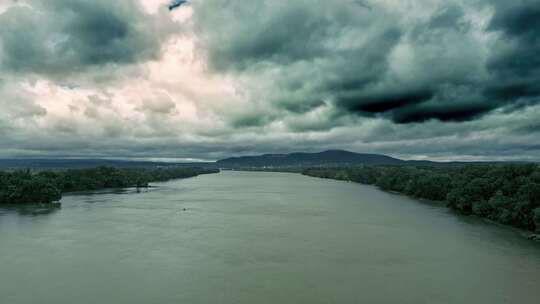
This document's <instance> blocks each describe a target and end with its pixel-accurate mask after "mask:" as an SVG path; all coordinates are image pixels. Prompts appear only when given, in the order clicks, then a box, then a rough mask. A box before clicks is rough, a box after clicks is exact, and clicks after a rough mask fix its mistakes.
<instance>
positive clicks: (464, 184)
mask: <svg viewBox="0 0 540 304" xmlns="http://www.w3.org/2000/svg"><path fill="white" fill-rule="evenodd" d="M303 174H304V175H309V176H314V177H321V178H330V179H337V180H347V181H353V182H358V183H362V184H368V185H376V186H378V187H379V188H380V189H382V190H385V191H395V192H399V193H403V194H406V195H409V196H412V197H415V198H421V199H428V200H435V201H444V202H445V203H446V204H447V206H448V207H450V208H452V209H454V210H457V211H459V212H461V213H464V214H474V215H477V216H480V217H484V218H488V219H490V220H494V221H497V222H499V223H503V224H507V225H512V226H515V227H519V228H523V229H527V230H531V231H534V230H537V231H538V230H540V168H539V166H538V165H535V164H512V165H468V166H461V167H415V166H363V167H355V168H314V169H307V170H305V171H304V172H303Z"/></svg>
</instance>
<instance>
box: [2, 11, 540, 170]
mask: <svg viewBox="0 0 540 304" xmlns="http://www.w3.org/2000/svg"><path fill="white" fill-rule="evenodd" d="M184 2H185V1H173V2H171V1H169V0H115V1H110V0H92V1H88V0H0V107H1V110H0V157H92V158H93V157H108V158H111V157H114V158H152V159H155V158H164V159H204V160H213V159H218V158H222V157H227V156H232V155H240V154H258V153H276V152H293V151H322V150H326V149H348V150H351V151H355V152H374V153H381V154H387V155H392V156H396V157H401V158H406V159H423V158H429V159H436V160H454V159H461V160H472V159H493V160H495V159H506V160H518V159H519V160H540V56H539V55H538V54H540V0H512V1H509V0H331V1H330V0H326V1H322V0H321V1H319V0H290V1H278V0H249V1H247V0H191V1H187V2H186V3H184Z"/></svg>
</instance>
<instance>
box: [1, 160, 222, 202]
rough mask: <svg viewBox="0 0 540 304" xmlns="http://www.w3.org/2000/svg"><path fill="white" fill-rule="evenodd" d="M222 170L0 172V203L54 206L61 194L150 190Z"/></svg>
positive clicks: (101, 169) (107, 168)
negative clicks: (154, 185)
mask: <svg viewBox="0 0 540 304" xmlns="http://www.w3.org/2000/svg"><path fill="white" fill-rule="evenodd" d="M217 172H219V170H212V169H199V168H167V169H126V168H114V167H97V168H91V169H77V170H66V171H41V172H32V171H30V170H18V171H13V172H2V171H0V204H28V203H51V202H55V201H58V200H60V199H61V197H62V193H66V192H74V191H87V190H99V189H105V188H127V187H148V184H149V183H150V182H160V181H167V180H172V179H177V178H187V177H193V176H197V175H199V174H206V173H217Z"/></svg>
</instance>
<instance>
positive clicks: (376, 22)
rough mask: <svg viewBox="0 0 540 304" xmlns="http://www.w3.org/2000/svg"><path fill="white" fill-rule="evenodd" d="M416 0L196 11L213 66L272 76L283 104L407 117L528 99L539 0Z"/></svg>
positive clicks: (215, 4)
mask: <svg viewBox="0 0 540 304" xmlns="http://www.w3.org/2000/svg"><path fill="white" fill-rule="evenodd" d="M424 4H425V3H424V2H422V1H415V2H414V3H413V4H410V3H409V4H399V3H395V2H392V1H363V2H357V1H349V0H339V1H293V2H292V3H279V2H275V1H250V2H249V3H247V4H246V3H240V2H238V1H219V0H215V1H203V2H201V3H199V4H197V6H198V9H197V10H196V14H195V18H196V19H195V20H196V24H197V26H198V29H199V31H200V32H201V33H203V35H201V37H203V39H202V43H203V45H204V46H205V47H206V49H207V51H208V56H209V60H210V63H211V66H212V67H213V68H214V69H215V70H216V71H220V72H226V73H236V74H242V75H252V76H253V75H259V76H260V75H269V76H268V77H269V78H265V79H264V81H272V82H273V83H275V84H276V85H275V86H274V87H272V88H269V89H270V92H264V93H265V94H268V95H269V96H270V98H272V97H274V98H275V101H274V102H273V103H272V104H273V105H276V104H277V105H278V106H281V108H282V109H295V110H294V111H297V110H300V111H305V112H308V111H311V110H313V108H316V107H317V106H319V105H320V104H322V103H323V101H330V102H331V103H332V104H334V105H335V106H336V107H338V108H340V109H342V110H343V113H344V114H348V113H353V114H356V115H360V116H367V117H374V116H377V117H384V118H388V119H391V120H393V121H394V122H397V123H416V122H423V121H426V120H430V119H436V120H440V121H464V120H473V119H476V118H478V117H479V116H481V115H483V114H486V113H489V112H490V111H493V110H495V109H499V108H506V107H512V106H518V105H519V104H522V103H523V102H524V101H527V102H528V104H530V103H536V102H537V99H538V96H539V93H540V92H539V90H540V85H538V83H539V82H538V80H539V79H538V74H539V73H538V67H539V66H540V62H539V59H538V56H537V55H536V54H538V53H539V45H540V42H539V41H540V39H539V38H538V37H540V35H539V34H540V33H539V29H540V26H535V25H538V22H539V21H538V20H540V18H539V12H540V2H539V1H536V0H533V1H512V2H508V1H472V2H469V3H468V2H462V1H428V3H427V4H426V5H424ZM270 74H271V75H270ZM275 92H279V94H276V93H275ZM276 95H277V96H276ZM302 100H303V101H302ZM289 103H292V104H293V105H292V106H291V105H290V104H289ZM302 103H303V104H304V106H302V105H299V104H302ZM259 121H261V122H263V123H264V122H267V120H264V119H259Z"/></svg>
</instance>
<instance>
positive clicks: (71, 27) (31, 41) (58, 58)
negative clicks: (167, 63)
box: [0, 0, 167, 76]
mask: <svg viewBox="0 0 540 304" xmlns="http://www.w3.org/2000/svg"><path fill="white" fill-rule="evenodd" d="M29 4H30V6H24V5H15V6H12V7H10V8H8V10H7V11H6V12H4V13H3V14H2V15H0V45H1V47H2V48H1V49H2V52H1V53H0V55H1V57H0V67H1V68H2V70H3V71H4V72H7V71H10V72H14V73H38V74H42V75H46V76H51V75H63V74H70V73H79V72H83V71H85V70H86V69H87V68H91V67H100V66H104V65H107V64H114V65H125V64H132V63H136V62H139V61H142V60H147V59H149V58H154V57H156V56H158V55H159V52H160V47H161V42H162V40H163V39H164V36H165V35H167V33H166V32H165V33H164V32H160V33H157V32H156V29H157V28H158V26H165V24H164V23H160V21H158V20H156V19H155V17H153V16H150V15H148V14H146V13H144V12H143V10H142V8H141V7H140V5H139V4H137V2H135V1H131V0H121V1H105V0H97V1H85V0H36V1H31V2H29Z"/></svg>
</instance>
